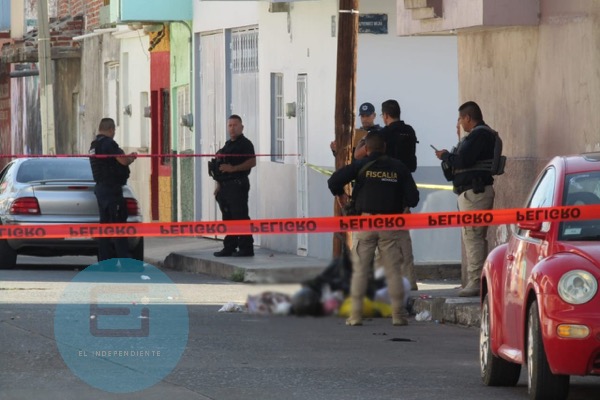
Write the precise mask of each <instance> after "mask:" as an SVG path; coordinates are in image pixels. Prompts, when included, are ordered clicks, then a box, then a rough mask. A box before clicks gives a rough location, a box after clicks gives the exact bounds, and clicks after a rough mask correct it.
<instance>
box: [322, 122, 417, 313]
mask: <svg viewBox="0 0 600 400" xmlns="http://www.w3.org/2000/svg"><path fill="white" fill-rule="evenodd" d="M365 147H366V150H367V157H365V158H362V159H360V160H356V161H354V162H353V163H352V164H350V165H347V166H345V167H343V168H341V169H339V170H337V171H336V172H334V173H333V175H332V176H331V177H330V178H329V180H328V185H329V189H330V190H331V193H333V194H334V195H335V196H338V201H339V202H340V203H341V206H345V205H346V203H347V202H348V198H347V196H346V194H345V192H344V186H345V185H346V184H348V183H350V182H351V181H352V180H356V183H355V185H354V189H353V192H352V198H353V200H354V202H355V209H356V213H357V214H360V215H374V214H402V213H403V212H404V211H405V209H406V208H407V207H415V206H416V205H417V204H418V202H419V191H418V190H417V185H416V184H415V181H414V180H413V178H412V175H411V173H410V171H409V169H408V168H407V167H406V166H405V165H404V164H403V163H402V162H401V161H399V160H397V159H394V158H392V157H389V156H386V155H385V138H384V137H383V135H381V131H379V132H371V133H369V134H367V137H366V140H365ZM399 232H400V230H384V231H364V232H355V233H354V240H353V243H354V246H353V249H352V256H353V267H352V282H351V288H350V296H351V300H352V311H351V314H350V317H349V318H348V320H347V321H346V324H347V325H362V305H363V297H364V296H365V294H366V290H367V281H368V277H369V271H370V269H371V268H372V265H373V260H374V257H375V249H376V248H379V252H380V257H381V261H382V263H383V266H384V269H385V275H386V281H387V284H388V291H389V293H390V299H391V301H392V323H393V324H394V325H406V324H407V323H408V320H407V316H408V313H407V311H406V309H405V308H404V304H403V298H404V285H403V282H402V270H401V265H402V251H401V248H400V245H399V240H400V238H401V236H400V234H399Z"/></svg>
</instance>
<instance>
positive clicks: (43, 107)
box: [38, 0, 56, 154]
mask: <svg viewBox="0 0 600 400" xmlns="http://www.w3.org/2000/svg"><path fill="white" fill-rule="evenodd" d="M38 68H39V71H40V113H41V117H42V154H56V139H55V135H54V91H53V87H52V84H53V82H54V79H53V74H52V50H51V48H50V29H49V27H48V0H38Z"/></svg>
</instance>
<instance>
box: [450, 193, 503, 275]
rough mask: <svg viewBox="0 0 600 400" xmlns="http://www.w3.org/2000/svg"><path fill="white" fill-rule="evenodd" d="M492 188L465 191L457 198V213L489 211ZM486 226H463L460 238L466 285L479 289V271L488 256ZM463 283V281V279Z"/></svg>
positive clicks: (491, 203) (492, 194) (492, 195)
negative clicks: (480, 190) (462, 247)
mask: <svg viewBox="0 0 600 400" xmlns="http://www.w3.org/2000/svg"><path fill="white" fill-rule="evenodd" d="M495 195H496V193H495V192H494V187H493V186H492V185H487V186H486V187H485V192H483V193H477V194H475V193H473V190H472V189H471V190H467V191H466V192H463V193H461V194H460V196H458V210H459V211H477V210H491V209H492V208H493V207H494V196H495ZM487 231H488V227H487V226H465V227H463V228H462V238H463V242H464V244H465V251H466V256H467V285H466V286H470V287H472V286H474V285H476V286H477V287H479V281H480V279H481V270H482V269H483V263H484V262H485V258H486V257H487V255H488V241H487ZM463 281H464V279H463Z"/></svg>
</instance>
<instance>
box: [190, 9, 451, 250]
mask: <svg viewBox="0 0 600 400" xmlns="http://www.w3.org/2000/svg"><path fill="white" fill-rule="evenodd" d="M232 4H233V2H207V1H201V2H199V3H196V5H195V17H194V28H195V30H196V31H210V30H215V29H220V28H226V27H237V26H246V25H251V24H254V23H258V25H259V69H260V77H259V86H260V90H259V91H260V107H259V109H260V121H259V126H260V137H259V141H258V145H257V144H256V143H255V146H256V147H257V148H256V150H257V152H259V153H262V154H267V153H270V152H271V115H270V114H271V112H270V110H271V87H270V86H271V84H270V82H271V79H270V74H271V73H274V72H277V73H283V74H284V102H285V103H290V102H295V101H296V97H297V90H296V81H297V76H298V74H306V75H307V77H308V93H307V96H308V98H307V113H308V127H307V132H308V138H307V142H308V152H307V154H306V161H307V162H308V163H310V164H315V165H318V166H325V167H330V168H331V167H333V165H334V158H333V156H332V155H331V151H330V150H329V143H330V142H331V141H332V140H333V139H334V136H335V133H334V111H335V84H336V59H337V32H335V34H333V35H332V17H335V24H334V25H333V28H334V31H336V30H337V29H336V28H337V21H338V2H337V0H322V1H307V2H295V3H290V13H289V14H288V13H286V12H281V13H271V12H269V11H268V8H269V3H268V2H257V3H254V2H237V3H235V7H232ZM360 11H361V13H386V14H388V18H389V19H388V34H387V35H373V34H360V35H359V48H358V78H357V106H358V105H359V104H360V103H361V102H364V101H370V102H372V103H373V104H374V105H375V107H376V110H377V113H378V114H379V111H380V108H381V102H383V101H384V100H387V99H390V98H393V99H396V100H398V101H399V102H400V105H401V108H402V118H403V119H404V120H405V121H406V122H407V123H409V124H411V125H413V126H414V128H415V129H416V131H417V135H418V138H419V140H420V144H419V146H418V150H417V152H418V153H417V155H418V158H419V170H418V171H417V173H416V174H415V179H416V180H418V181H419V180H421V181H423V183H445V181H444V180H443V176H442V174H441V171H440V169H439V161H437V159H436V158H435V157H434V155H433V151H432V150H431V149H430V147H429V144H430V143H431V144H434V145H436V146H439V147H447V148H450V147H452V145H454V144H455V141H456V136H455V125H456V116H457V108H458V82H457V78H458V72H457V68H458V66H457V55H456V48H457V45H456V38H455V37H412V38H404V37H398V36H396V34H395V32H396V5H395V1H394V0H370V1H363V2H361V9H360ZM378 122H379V123H382V122H381V120H379V121H378ZM358 123H359V121H357V124H358ZM296 124H297V120H296V118H289V119H287V118H286V120H285V152H286V153H287V154H293V153H296V152H297V151H298V146H297V125H296ZM296 163H297V158H296V157H286V159H285V161H284V163H275V162H271V161H270V159H269V158H267V157H260V158H259V160H258V167H257V168H256V170H255V171H253V173H257V174H258V185H257V186H258V187H257V188H253V189H252V190H257V191H258V196H259V199H260V200H259V204H260V206H259V210H258V214H259V215H251V217H252V218H288V217H296V215H297V193H296V187H297V183H296V173H297V165H296ZM326 179H327V177H326V176H325V175H322V174H319V173H316V172H314V171H312V170H311V171H309V174H308V182H309V183H308V185H309V186H308V193H309V208H308V215H310V216H326V215H332V213H333V196H332V195H331V193H330V192H329V190H328V189H327V184H326ZM428 194H429V193H427V191H421V199H422V201H423V202H424V201H425V200H426V198H427V197H428ZM446 194H449V193H446ZM434 197H435V199H430V201H428V202H427V204H428V209H429V210H430V211H434V210H439V209H447V210H448V209H449V210H454V209H456V203H455V201H454V200H455V198H454V197H453V196H452V195H451V196H434ZM439 199H443V200H442V201H440V200H439ZM434 200H435V201H434ZM432 204H433V205H432ZM431 207H432V209H431ZM448 232H449V231H448V230H438V231H437V232H436V233H435V234H434V236H435V235H446V236H447V235H448ZM427 235H429V234H427ZM413 237H414V235H413ZM429 240H432V238H431V237H429V236H428V237H427V239H426V240H420V242H423V243H425V242H428V243H431V242H430V241H429ZM433 240H435V238H434V239H433ZM450 242H451V243H450V245H448V246H444V247H443V248H440V249H439V254H438V255H436V254H435V252H431V251H430V249H429V251H427V249H423V250H422V251H421V250H419V251H416V252H415V257H416V259H417V260H418V261H423V260H427V257H437V259H438V260H444V261H449V260H460V239H459V236H458V235H457V233H456V232H450ZM331 243H332V241H331V234H327V235H325V234H323V235H309V249H308V251H309V253H308V254H309V255H310V256H313V257H321V258H325V259H327V258H329V257H330V256H331ZM261 245H262V246H263V247H267V248H273V249H277V250H282V251H286V252H290V253H295V252H296V238H295V236H294V235H277V236H275V235H265V236H263V237H261ZM415 246H416V247H418V245H415Z"/></svg>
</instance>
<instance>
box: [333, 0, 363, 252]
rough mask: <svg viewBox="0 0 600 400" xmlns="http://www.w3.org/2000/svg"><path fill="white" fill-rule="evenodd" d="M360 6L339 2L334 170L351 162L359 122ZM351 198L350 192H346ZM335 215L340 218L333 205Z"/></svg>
mask: <svg viewBox="0 0 600 400" xmlns="http://www.w3.org/2000/svg"><path fill="white" fill-rule="evenodd" d="M358 2H359V0H340V4H339V13H338V44H337V73H336V89H335V143H336V146H337V151H336V156H335V169H336V170H337V169H340V168H342V167H343V166H345V165H348V164H349V163H350V162H351V161H352V137H353V135H354V121H355V118H356V115H355V110H356V58H357V56H356V55H357V49H358ZM346 191H347V193H348V194H351V192H350V188H347V189H346ZM333 207H334V215H336V216H339V215H341V210H340V207H339V205H338V204H337V201H334V206H333ZM343 241H344V242H345V243H346V244H347V245H348V246H350V245H351V241H352V238H351V236H350V234H345V235H334V237H333V256H334V257H339V256H340V254H341V252H342V243H343Z"/></svg>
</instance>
